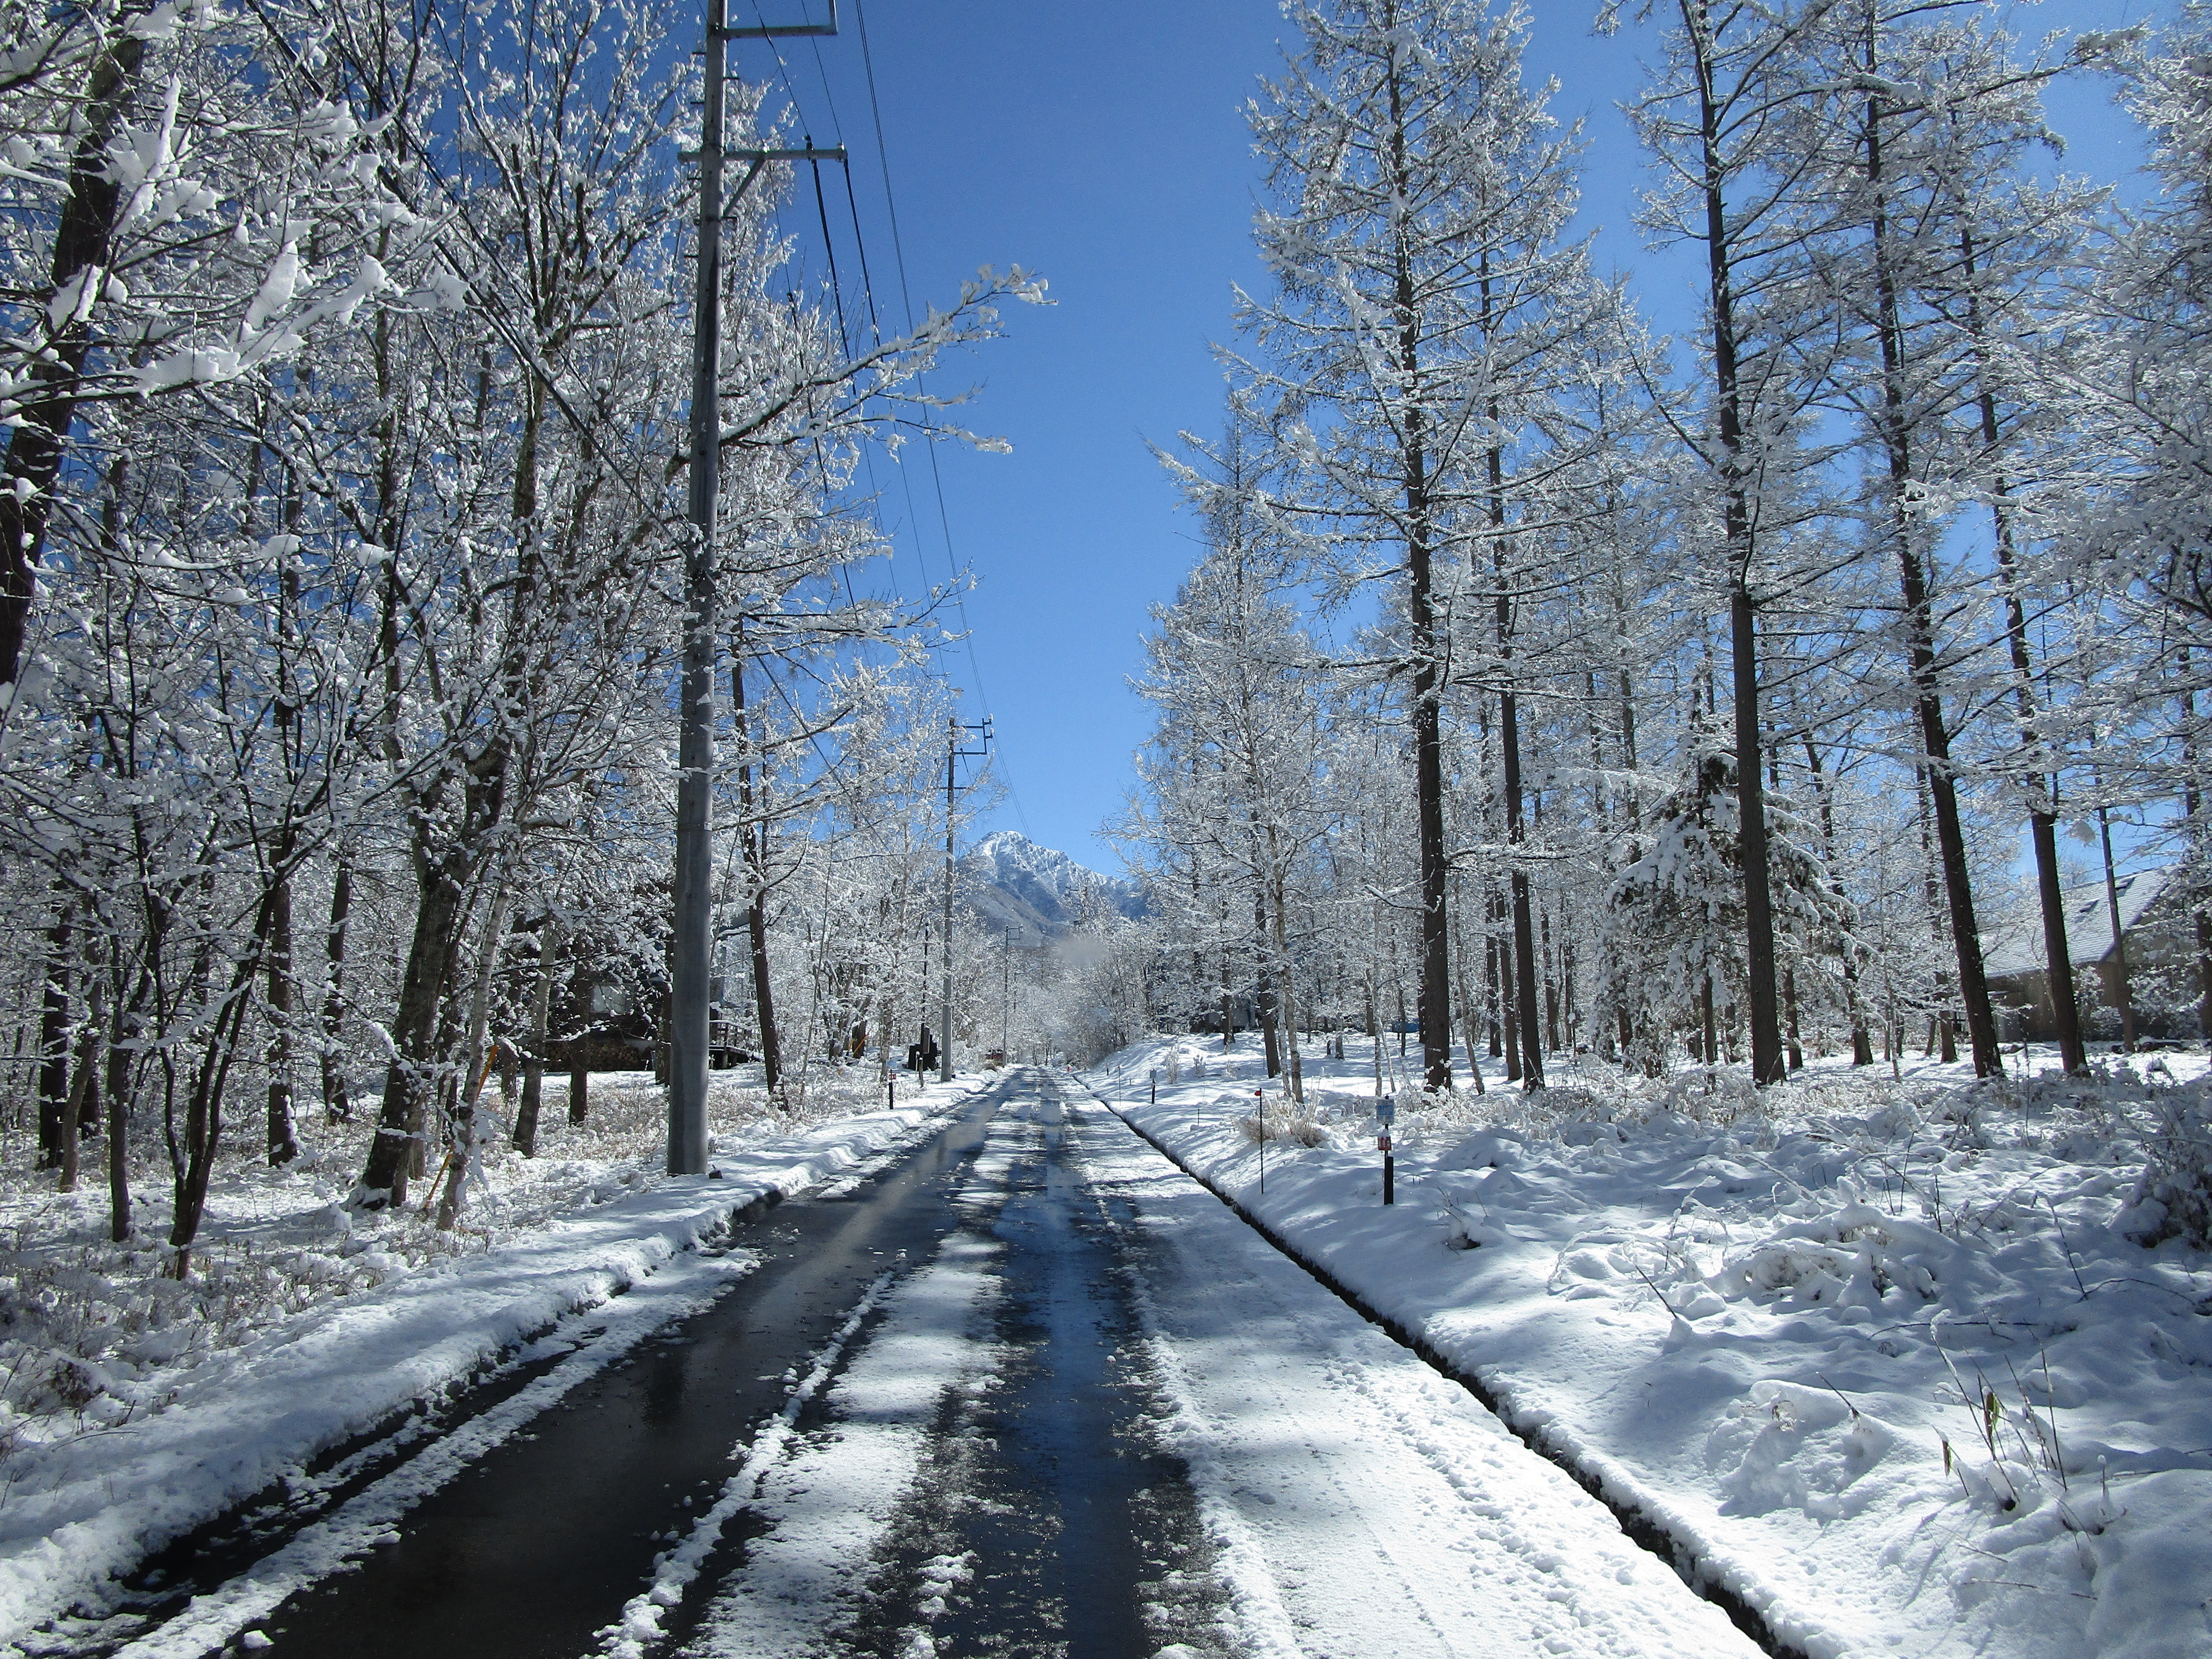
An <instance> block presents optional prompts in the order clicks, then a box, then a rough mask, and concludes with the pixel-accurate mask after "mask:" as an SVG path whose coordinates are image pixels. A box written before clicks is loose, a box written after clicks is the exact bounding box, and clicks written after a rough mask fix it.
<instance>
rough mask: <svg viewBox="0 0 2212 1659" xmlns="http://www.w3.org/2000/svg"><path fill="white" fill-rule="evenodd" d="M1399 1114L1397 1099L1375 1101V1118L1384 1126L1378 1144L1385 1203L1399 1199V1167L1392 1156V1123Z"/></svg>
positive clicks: (1377, 1137)
mask: <svg viewBox="0 0 2212 1659" xmlns="http://www.w3.org/2000/svg"><path fill="white" fill-rule="evenodd" d="M1397 1115H1398V1106H1397V1103H1396V1102H1395V1101H1389V1100H1378V1101H1376V1103H1375V1119H1376V1122H1378V1123H1380V1124H1381V1125H1382V1126H1383V1133H1381V1134H1380V1135H1378V1136H1376V1146H1379V1147H1381V1148H1382V1150H1383V1202H1384V1203H1385V1204H1395V1203H1396V1202H1397V1201H1398V1193H1397V1167H1396V1165H1395V1162H1394V1161H1393V1160H1392V1158H1391V1156H1390V1124H1391V1122H1392V1121H1393V1120H1394V1119H1395V1118H1396V1117H1397Z"/></svg>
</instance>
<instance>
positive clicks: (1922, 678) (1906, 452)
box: [1866, 38, 2004, 1077]
mask: <svg viewBox="0 0 2212 1659" xmlns="http://www.w3.org/2000/svg"><path fill="white" fill-rule="evenodd" d="M1867 52H1868V59H1869V61H1868V64H1867V70H1868V73H1869V76H1872V75H1873V74H1874V73H1875V68H1876V66H1875V64H1874V62H1873V58H1874V43H1873V41H1872V39H1871V38H1869V40H1868V43H1867ZM1881 121H1882V106H1881V98H1880V97H1879V96H1878V95H1877V96H1873V97H1869V99H1868V100H1867V116H1866V157H1867V181H1868V183H1869V185H1871V186H1872V188H1873V190H1874V216H1873V222H1872V236H1873V242H1874V260H1875V265H1874V279H1875V315H1876V330H1875V331H1876V333H1877V334H1878V335H1879V336H1880V337H1881V338H1880V343H1881V366H1882V412H1881V432H1882V438H1883V443H1884V447H1886V448H1887V451H1888V462H1889V485H1890V510H1891V513H1892V529H1893V533H1894V534H1895V536H1896V538H1897V563H1898V575H1899V582H1900V585H1901V586H1902V587H1903V590H1904V598H1905V628H1906V652H1907V661H1908V665H1909V667H1910V671H1911V681H1912V689H1913V695H1914V705H1915V710H1916V712H1917V714H1918V717H1919V721H1920V738H1921V745H1922V749H1923V752H1924V753H1925V755H1926V756H1927V760H1928V784H1929V793H1931V794H1932V795H1933V797H1934V799H1935V807H1936V842H1937V845H1938V847H1939V848H1940V850H1941V854H1942V867H1943V887H1944V891H1945V894H1946V896H1948V900H1949V908H1950V918H1951V940H1952V945H1953V946H1954V950H1955V951H1956V952H1957V955H1958V958H1959V995H1960V1000H1961V1001H1962V1002H1963V1003H1964V1004H1965V1005H1966V1032H1967V1036H1968V1037H1969V1039H1970V1040H1971V1042H1972V1046H1973V1051H1974V1075H1975V1076H1977V1077H1996V1076H2001V1075H2002V1073H2003V1071H2004V1060H2003V1056H2002V1054H2000V1053H1999V1051H1998V1048H1997V1030H1996V1015H1995V1013H1994V1012H1993V1011H1992V1009H1991V1007H1990V990H1989V981H1988V979H1987V977H1986V975H1984V970H1983V967H1982V939H1981V933H1980V929H1979V927H1978V923H1977V922H1976V921H1975V918H1974V897H1973V891H1972V885H1971V880H1970V878H1969V876H1968V873H1967V868H1966V832H1965V830H1964V829H1963V827H1962V825H1961V823H1960V817H1959V797H1958V786H1957V781H1956V777H1955V775H1954V769H1953V767H1952V764H1951V736H1950V732H1949V731H1948V728H1947V727H1946V726H1945V725H1944V722H1943V706H1942V688H1941V686H1940V685H1939V684H1938V681H1937V678H1936V615H1935V605H1934V601H1933V599H1932V596H1931V595H1930V593H1929V587H1928V580H1927V575H1926V573H1925V570H1924V568H1923V565H1922V563H1921V559H1920V552H1919V550H1918V548H1917V546H1916V545H1915V541H1914V535H1915V525H1914V522H1913V519H1912V515H1911V510H1910V502H1911V500H1912V497H1913V495H1914V493H1915V489H1916V480H1915V479H1914V477H1913V475H1912V456H1911V439H1910V438H1909V436H1908V435H1907V428H1908V417H1907V415H1906V412H1905V384H1904V377H1905V335H1904V327H1903V325H1902V322H1901V321H1900V319H1899V305H1898V296H1897V289H1896V283H1895V281H1894V279H1893V276H1892V275H1891V270H1890V264H1889V252H1888V247H1889V230H1888V216H1887V209H1886V208H1885V206H1884V205H1883V200H1882V194H1881V191H1882V183H1883V173H1882V155H1881Z"/></svg>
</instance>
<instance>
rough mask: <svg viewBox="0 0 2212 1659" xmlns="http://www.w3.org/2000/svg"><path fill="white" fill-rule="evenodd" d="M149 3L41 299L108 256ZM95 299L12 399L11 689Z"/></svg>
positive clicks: (3, 478)
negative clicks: (112, 155) (118, 169)
mask: <svg viewBox="0 0 2212 1659" xmlns="http://www.w3.org/2000/svg"><path fill="white" fill-rule="evenodd" d="M148 9H149V0H125V3H124V4H123V5H122V6H121V8H120V9H119V11H118V15H117V16H116V17H115V18H114V20H113V21H115V22H116V23H117V24H119V25H121V27H118V28H117V29H116V31H115V35H114V40H113V44H112V45H111V46H108V47H107V48H106V50H105V51H104V52H101V53H100V57H99V58H97V59H96V60H95V61H94V64H93V66H92V72H91V76H90V78H89V81H88V85H87V87H86V89H85V98H84V101H83V103H82V105H81V106H79V109H80V113H79V114H78V116H77V123H78V125H77V126H76V131H77V134H78V137H77V141H76V151H75V153H74V154H73V155H71V157H70V175H69V196H68V198H67V200H66V201H64V204H63V205H62V214H61V222H60V223H59V225H58V227H57V228H56V229H55V232H54V254H53V263H52V266H51V268H50V270H51V276H52V287H51V289H50V290H49V293H48V295H40V296H39V298H40V301H42V303H40V305H39V306H38V307H36V309H35V310H34V312H33V315H36V313H37V312H39V311H46V310H48V309H49V307H48V306H47V305H46V304H45V303H43V302H44V301H46V300H48V299H50V298H52V297H54V296H58V295H59V294H60V293H61V292H62V290H63V289H65V288H67V287H69V286H70V284H72V283H78V282H79V281H81V280H84V279H86V278H87V276H88V273H89V272H91V271H93V270H95V269H99V270H105V269H106V267H107V266H109V265H110V264H112V258H111V257H110V254H109V243H110V241H111V240H112V237H113V235H114V231H115V216H116V211H117V207H118V202H119V200H120V195H121V184H120V180H119V179H118V176H117V175H116V174H115V173H113V172H112V169H111V168H110V166H109V161H108V155H107V147H108V143H109V142H110V141H111V140H112V138H113V137H115V133H116V129H117V126H118V124H119V123H120V122H121V120H122V118H123V115H124V112H125V109H126V108H127V107H128V106H129V104H130V100H131V94H132V93H133V91H134V90H135V89H136V88H137V82H138V75H139V69H140V66H141V65H142V64H143V62H144V59H145V53H146V43H145V40H144V39H143V37H142V36H140V35H139V34H137V33H133V31H132V29H131V24H133V23H135V22H136V21H137V20H138V18H139V17H140V16H141V15H143V13H144V12H146V11H147V10H148ZM92 308H93V307H92V305H91V304H89V303H87V302H86V301H85V299H84V297H82V296H81V298H80V302H79V304H78V306H77V307H76V312H75V313H74V314H73V316H71V317H70V319H67V320H64V321H63V322H62V323H61V324H60V325H58V327H57V328H56V329H55V330H54V332H53V334H52V337H51V340H50V343H49V345H48V349H46V350H43V351H41V352H40V354H39V356H38V357H37V358H36V360H35V361H34V364H33V376H34V380H33V385H34V386H35V387H36V388H37V389H36V390H32V389H30V388H24V389H21V390H19V391H18V392H17V394H16V396H17V398H18V400H19V401H18V407H19V409H20V410H21V423H20V424H19V425H17V426H16V427H15V429H14V430H13V431H12V432H11V433H10V434H9V442H8V454H7V461H6V466H5V469H4V473H0V684H6V685H9V686H10V687H13V686H14V685H15V683H16V680H17V678H18V675H19V671H20V670H21V665H22V656H23V642H24V640H25V637H26V635H27V632H28V624H29V621H30V614H31V605H32V601H33V596H34V592H35V589H36V586H37V572H38V568H39V560H40V555H41V553H42V552H43V551H44V550H45V547H46V526H47V523H48V521H49V519H50V517H51V515H52V512H53V502H54V486H55V484H56V483H57V482H58V479H59V478H60V477H61V471H62V462H63V459H64V453H65V451H66V448H67V446H68V441H69V432H70V425H71V424H72V423H73V422H75V420H76V404H77V396H78V392H79V391H80V380H81V377H82V374H83V372H84V362H85V358H86V356H88V354H89V353H90V351H91V349H92V325H91V322H90V320H89V313H90V312H91V310H92Z"/></svg>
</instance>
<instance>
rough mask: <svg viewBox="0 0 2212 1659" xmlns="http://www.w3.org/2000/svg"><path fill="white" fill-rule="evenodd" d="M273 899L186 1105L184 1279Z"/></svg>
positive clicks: (178, 1244)
mask: <svg viewBox="0 0 2212 1659" xmlns="http://www.w3.org/2000/svg"><path fill="white" fill-rule="evenodd" d="M270 920H271V918H270V899H269V898H268V897H266V896H264V899H263V901H262V905H261V914H260V915H258V916H257V917H256V918H255V928H254V937H253V945H252V949H250V950H249V951H247V952H246V956H245V957H244V958H243V959H242V960H240V962H238V963H236V964H235V965H234V967H233V969H232V970H231V976H230V981H229V983H228V985H227V986H226V987H224V992H223V996H222V1003H221V1006H220V1011H219V1012H217V1014H216V1018H215V1020H214V1022H213V1024H211V1026H210V1029H209V1032H208V1042H207V1047H206V1048H205V1049H204V1050H203V1051H202V1052H201V1054H200V1060H199V1064H198V1065H197V1066H195V1067H194V1068H193V1071H192V1084H191V1095H190V1096H189V1097H187V1100H186V1103H185V1146H184V1152H185V1161H184V1164H183V1165H182V1167H181V1168H179V1170H177V1171H176V1182H175V1206H174V1209H173V1212H172V1215H173V1219H172V1221H171V1224H170V1227H169V1243H170V1246H171V1247H172V1248H173V1249H174V1250H175V1251H176V1253H177V1256H176V1261H174V1262H173V1264H172V1267H171V1269H170V1271H171V1272H172V1273H173V1274H174V1275H175V1277H177V1278H178V1279H183V1278H185V1276H186V1275H187V1274H189V1273H190V1272H191V1252H192V1243H193V1241H194V1240H195V1239H197V1237H199V1231H200V1218H201V1217H202V1216H204V1214H205V1213H206V1212H207V1189H208V1178H209V1177H210V1176H211V1175H213V1174H214V1172H215V1159H216V1150H217V1148H218V1147H219V1146H221V1145H222V1097H223V1089H224V1086H225V1085H226V1084H227V1083H228V1081H229V1078H230V1066H231V1061H232V1060H234V1059H235V1058H236V1056H237V1053H238V1040H239V1033H240V1028H241V1027H242V1026H243V1025H244V1024H245V1022H246V1008H247V1006H249V1005H250V1004H251V1002H252V984H253V981H254V977H255V975H257V974H258V973H259V972H260V969H261V966H262V963H261V956H262V953H263V951H264V950H265V949H266V940H267V939H268V930H269V926H270Z"/></svg>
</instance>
